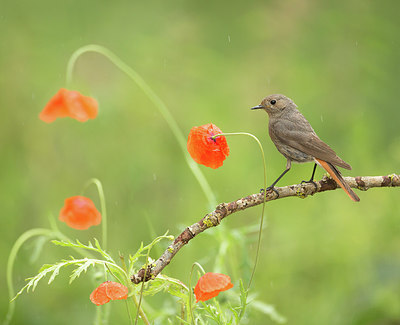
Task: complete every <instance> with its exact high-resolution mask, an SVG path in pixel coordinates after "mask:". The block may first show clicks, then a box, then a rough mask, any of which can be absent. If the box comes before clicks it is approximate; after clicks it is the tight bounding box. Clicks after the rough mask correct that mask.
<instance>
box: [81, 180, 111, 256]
mask: <svg viewBox="0 0 400 325" xmlns="http://www.w3.org/2000/svg"><path fill="white" fill-rule="evenodd" d="M91 184H94V185H96V187H97V192H98V193H99V199H100V206H101V217H102V223H101V229H102V239H103V242H102V247H103V249H104V250H107V210H106V200H105V196H104V190H103V185H101V182H100V181H99V180H98V179H97V178H92V179H90V180H89V181H88V182H87V183H86V184H85V186H84V189H86V188H87V187H88V186H89V185H91Z"/></svg>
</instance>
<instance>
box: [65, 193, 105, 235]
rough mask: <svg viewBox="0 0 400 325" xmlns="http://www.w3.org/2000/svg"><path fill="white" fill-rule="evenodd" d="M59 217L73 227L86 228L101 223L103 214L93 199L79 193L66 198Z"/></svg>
mask: <svg viewBox="0 0 400 325" xmlns="http://www.w3.org/2000/svg"><path fill="white" fill-rule="evenodd" d="M59 219H60V220H61V221H63V222H65V223H66V224H67V225H68V226H70V227H71V228H74V229H78V230H84V229H88V228H89V227H91V226H96V225H98V224H100V222H101V214H100V212H99V211H98V210H97V209H96V206H95V205H94V203H93V201H92V200H91V199H89V198H87V197H84V196H80V195H77V196H72V197H69V198H67V199H65V202H64V206H63V207H62V208H61V210H60V216H59Z"/></svg>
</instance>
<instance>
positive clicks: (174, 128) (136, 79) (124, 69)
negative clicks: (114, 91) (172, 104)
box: [66, 44, 217, 206]
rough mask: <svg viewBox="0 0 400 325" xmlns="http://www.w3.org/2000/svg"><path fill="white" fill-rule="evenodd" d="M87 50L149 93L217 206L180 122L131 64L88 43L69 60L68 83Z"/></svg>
mask: <svg viewBox="0 0 400 325" xmlns="http://www.w3.org/2000/svg"><path fill="white" fill-rule="evenodd" d="M86 52H95V53H99V54H101V55H104V56H105V57H106V58H107V59H109V60H110V61H111V62H112V63H113V64H115V66H116V67H117V68H119V69H120V70H121V71H122V72H124V73H126V74H127V75H128V77H129V78H130V79H131V80H132V81H133V82H135V83H136V84H137V85H138V87H139V88H140V89H141V90H142V91H143V92H144V93H145V94H146V95H147V97H148V98H149V99H150V100H151V101H152V102H153V104H154V105H155V106H156V107H157V108H158V110H159V112H160V113H161V115H162V116H163V117H164V119H165V120H166V122H167V124H168V125H169V127H170V129H171V131H172V133H173V134H174V136H175V138H176V140H177V142H178V144H179V146H180V147H181V149H182V152H183V155H184V157H185V159H186V163H187V164H188V166H189V168H190V169H191V171H192V173H193V175H194V176H195V178H196V179H197V181H198V182H199V184H200V187H201V188H202V190H203V192H204V194H205V196H206V198H207V200H208V202H209V204H210V206H215V205H216V204H217V201H216V199H215V195H214V193H213V191H212V189H211V187H210V185H209V184H208V182H207V180H206V178H205V177H204V175H203V173H202V172H201V170H200V168H199V166H198V165H197V164H196V163H195V162H194V161H193V160H192V159H191V157H190V155H189V153H188V152H187V149H186V138H185V136H184V135H183V133H182V131H181V129H180V128H179V126H178V124H177V123H176V121H175V119H174V117H173V116H172V114H171V113H170V111H169V110H168V108H167V106H166V105H165V103H164V102H163V101H162V100H161V99H160V97H158V96H157V94H156V93H155V92H154V91H153V89H151V87H150V86H149V85H148V84H147V83H146V82H145V81H144V79H143V78H142V77H141V76H140V75H139V74H138V73H137V72H136V71H135V70H133V69H132V68H131V67H130V66H129V65H127V64H126V63H125V62H123V61H122V60H121V59H120V58H119V57H118V56H116V55H115V54H114V53H113V52H111V51H110V50H108V49H107V48H105V47H103V46H99V45H95V44H92V45H86V46H83V47H81V48H79V49H78V50H76V51H75V52H74V53H73V54H72V56H71V58H70V59H69V61H68V66H67V76H66V83H67V85H70V84H71V82H72V72H73V69H74V65H75V62H76V60H77V59H78V58H79V57H80V56H81V55H82V54H84V53H86Z"/></svg>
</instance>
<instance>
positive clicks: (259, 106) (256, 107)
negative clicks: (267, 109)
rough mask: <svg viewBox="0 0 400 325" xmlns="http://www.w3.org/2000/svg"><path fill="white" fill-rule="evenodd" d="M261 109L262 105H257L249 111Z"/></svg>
mask: <svg viewBox="0 0 400 325" xmlns="http://www.w3.org/2000/svg"><path fill="white" fill-rule="evenodd" d="M261 108H264V106H262V105H257V106H254V107H252V108H250V109H261Z"/></svg>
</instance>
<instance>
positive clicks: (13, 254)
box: [3, 228, 61, 325]
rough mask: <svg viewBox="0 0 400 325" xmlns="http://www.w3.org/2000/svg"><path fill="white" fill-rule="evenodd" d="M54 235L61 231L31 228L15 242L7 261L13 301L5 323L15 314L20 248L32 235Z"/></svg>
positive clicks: (9, 285)
mask: <svg viewBox="0 0 400 325" xmlns="http://www.w3.org/2000/svg"><path fill="white" fill-rule="evenodd" d="M52 235H53V236H54V235H55V236H57V237H61V236H59V235H60V233H58V232H54V231H52V230H50V229H46V228H33V229H30V230H28V231H26V232H24V233H23V234H22V235H21V236H19V237H18V239H17V240H16V242H15V243H14V245H13V247H12V248H11V251H10V256H9V257H8V261H7V287H8V295H9V298H10V301H11V302H10V304H9V307H8V311H7V315H6V318H5V319H4V322H3V324H4V325H6V324H9V323H10V321H11V319H12V317H13V314H14V310H15V301H12V299H13V298H14V296H15V292H14V285H13V268H14V263H15V259H16V257H17V254H18V251H19V249H20V248H21V247H22V245H23V244H24V243H25V242H26V241H27V240H29V239H30V238H32V237H36V236H48V237H50V236H52Z"/></svg>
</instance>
